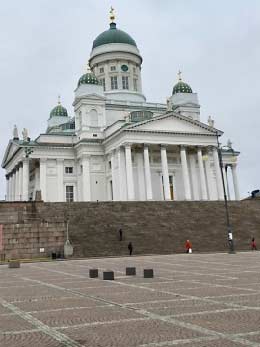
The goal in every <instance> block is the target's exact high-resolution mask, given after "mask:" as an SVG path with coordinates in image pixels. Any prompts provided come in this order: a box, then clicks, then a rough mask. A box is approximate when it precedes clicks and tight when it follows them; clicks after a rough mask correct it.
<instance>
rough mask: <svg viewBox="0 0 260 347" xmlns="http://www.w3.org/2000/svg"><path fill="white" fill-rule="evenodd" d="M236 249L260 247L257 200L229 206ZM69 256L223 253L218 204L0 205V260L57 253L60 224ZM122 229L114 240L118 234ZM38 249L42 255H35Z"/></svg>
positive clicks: (221, 209) (221, 213)
mask: <svg viewBox="0 0 260 347" xmlns="http://www.w3.org/2000/svg"><path fill="white" fill-rule="evenodd" d="M229 210H230V220H231V224H232V226H233V235H234V240H235V247H236V249H237V250H249V249H250V240H251V238H252V237H253V236H254V237H255V238H256V241H258V243H259V246H260V200H244V201H240V202H234V201H232V202H229ZM67 219H68V220H69V238H70V241H71V242H72V244H73V246H74V256H75V257H88V256H112V255H114V256H116V255H126V254H128V250H127V244H128V242H129V241H131V242H132V243H133V246H134V254H151V253H153V254H156V253H160V254H167V253H174V252H183V251H184V243H185V240H186V239H190V240H191V242H192V244H193V250H194V252H209V251H210V252H215V251H226V250H227V228H226V224H225V223H226V219H225V209H224V203H223V202H219V201H210V202H195V201H194V202H184V201H183V202H182V201H176V202H99V203H93V202H90V203H88V202H84V203H83V202H75V203H43V202H24V203H16V202H13V203H8V202H3V203H0V224H2V225H3V250H2V251H0V257H1V258H2V259H4V258H5V259H10V258H34V257H46V256H49V255H50V254H51V252H56V253H58V252H61V253H62V251H63V245H64V242H65V238H66V220H67ZM119 228H122V230H123V241H119V234H118V230H119ZM40 248H41V249H42V251H43V248H44V252H40Z"/></svg>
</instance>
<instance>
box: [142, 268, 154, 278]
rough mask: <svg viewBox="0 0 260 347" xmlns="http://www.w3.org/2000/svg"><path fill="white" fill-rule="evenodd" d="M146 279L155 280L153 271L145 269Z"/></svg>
mask: <svg viewBox="0 0 260 347" xmlns="http://www.w3.org/2000/svg"><path fill="white" fill-rule="evenodd" d="M144 278H153V269H144Z"/></svg>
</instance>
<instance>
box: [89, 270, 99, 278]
mask: <svg viewBox="0 0 260 347" xmlns="http://www.w3.org/2000/svg"><path fill="white" fill-rule="evenodd" d="M89 277H90V278H97V277H98V269H89Z"/></svg>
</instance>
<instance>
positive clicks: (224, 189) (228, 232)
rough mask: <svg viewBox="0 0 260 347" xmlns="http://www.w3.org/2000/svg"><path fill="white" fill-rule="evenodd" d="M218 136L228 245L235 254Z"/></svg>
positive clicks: (230, 251) (231, 252)
mask: <svg viewBox="0 0 260 347" xmlns="http://www.w3.org/2000/svg"><path fill="white" fill-rule="evenodd" d="M216 136H217V144H218V158H219V167H220V173H221V180H222V185H223V192H224V202H225V212H226V223H227V234H228V235H227V236H228V245H229V253H230V254H233V253H235V249H234V241H233V233H232V227H231V224H230V218H229V210H228V202H227V194H226V187H225V181H224V174H223V170H222V168H223V158H222V152H221V147H220V144H219V140H218V137H219V135H218V133H216Z"/></svg>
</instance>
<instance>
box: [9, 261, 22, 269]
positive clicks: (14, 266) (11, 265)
mask: <svg viewBox="0 0 260 347" xmlns="http://www.w3.org/2000/svg"><path fill="white" fill-rule="evenodd" d="M8 267H9V269H18V268H19V267H20V262H19V261H18V260H10V261H9V263H8Z"/></svg>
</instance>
